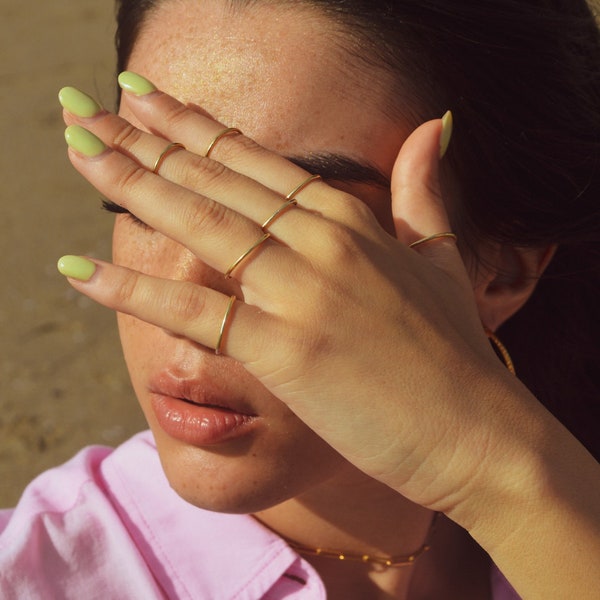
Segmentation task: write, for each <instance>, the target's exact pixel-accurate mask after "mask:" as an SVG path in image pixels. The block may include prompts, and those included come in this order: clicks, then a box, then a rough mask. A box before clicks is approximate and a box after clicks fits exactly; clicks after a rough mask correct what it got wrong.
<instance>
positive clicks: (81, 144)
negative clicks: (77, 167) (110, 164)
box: [65, 125, 106, 158]
mask: <svg viewBox="0 0 600 600" xmlns="http://www.w3.org/2000/svg"><path fill="white" fill-rule="evenodd" d="M65 140H67V144H69V146H70V147H71V148H73V149H74V150H77V152H81V154H83V155H85V156H89V157H90V158H91V157H94V156H98V155H99V154H102V153H103V152H104V151H105V150H106V146H105V145H104V142H103V141H102V140H101V139H100V138H98V137H96V136H95V135H94V134H93V133H92V132H91V131H88V130H87V129H84V128H83V127H81V126H79V125H70V126H69V127H67V128H66V129H65Z"/></svg>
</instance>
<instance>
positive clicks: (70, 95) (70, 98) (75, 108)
mask: <svg viewBox="0 0 600 600" xmlns="http://www.w3.org/2000/svg"><path fill="white" fill-rule="evenodd" d="M58 101H59V102H60V103H61V104H62V106H63V108H65V109H66V110H68V111H69V112H70V113H72V114H74V115H75V116H76V117H93V116H95V115H97V114H98V113H99V112H100V111H101V110H102V107H101V106H100V105H99V104H98V103H97V102H96V101H95V100H94V99H93V98H92V97H91V96H88V95H87V94H84V93H83V92H81V91H80V90H78V89H77V88H74V87H64V88H63V89H62V90H60V92H58Z"/></svg>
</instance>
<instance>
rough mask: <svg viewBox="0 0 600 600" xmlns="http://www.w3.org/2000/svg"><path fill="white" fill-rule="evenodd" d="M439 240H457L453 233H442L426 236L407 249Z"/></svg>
mask: <svg viewBox="0 0 600 600" xmlns="http://www.w3.org/2000/svg"><path fill="white" fill-rule="evenodd" d="M439 238H451V239H453V240H456V239H457V238H456V235H455V234H454V233H452V232H451V231H444V233H434V234H433V235H428V236H427V237H424V238H421V239H420V240H417V241H416V242H413V243H412V244H409V245H408V247H409V248H414V247H415V246H419V245H420V244H425V243H427V242H431V241H433V240H437V239H439Z"/></svg>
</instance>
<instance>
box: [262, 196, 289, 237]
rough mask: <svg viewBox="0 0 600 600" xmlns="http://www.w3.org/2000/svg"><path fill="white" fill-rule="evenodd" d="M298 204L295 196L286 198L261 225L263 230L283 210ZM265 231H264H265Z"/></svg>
mask: <svg viewBox="0 0 600 600" xmlns="http://www.w3.org/2000/svg"><path fill="white" fill-rule="evenodd" d="M297 204H298V201H297V200H296V199H295V198H291V199H290V200H286V201H285V202H284V203H283V204H282V205H281V206H280V207H279V208H278V209H277V210H276V211H275V212H274V213H273V214H272V215H271V216H270V217H269V218H268V219H267V220H266V221H265V222H264V223H263V224H262V225H261V229H262V230H263V231H265V230H266V229H267V227H268V226H269V225H270V224H271V223H272V222H273V221H274V220H275V219H276V218H277V217H279V216H281V215H282V214H283V213H284V212H287V211H288V210H289V209H290V208H293V207H294V206H296V205H297ZM265 232H266V231H265Z"/></svg>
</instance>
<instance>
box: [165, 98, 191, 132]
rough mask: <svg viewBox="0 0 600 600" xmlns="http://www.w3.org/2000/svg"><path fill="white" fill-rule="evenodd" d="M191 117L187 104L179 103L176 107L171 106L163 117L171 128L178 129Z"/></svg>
mask: <svg viewBox="0 0 600 600" xmlns="http://www.w3.org/2000/svg"><path fill="white" fill-rule="evenodd" d="M189 115H190V109H189V108H188V107H187V106H186V105H185V104H179V103H177V104H176V105H175V106H169V108H168V109H167V110H166V111H165V114H164V116H163V122H164V123H165V124H166V125H167V126H169V127H177V126H178V125H180V124H181V123H184V122H185V121H186V120H187V119H188V117H189Z"/></svg>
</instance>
